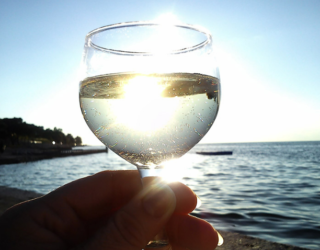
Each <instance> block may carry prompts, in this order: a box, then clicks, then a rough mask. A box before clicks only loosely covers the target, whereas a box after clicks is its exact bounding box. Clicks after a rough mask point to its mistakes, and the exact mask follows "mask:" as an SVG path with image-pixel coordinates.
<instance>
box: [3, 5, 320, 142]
mask: <svg viewBox="0 0 320 250" xmlns="http://www.w3.org/2000/svg"><path fill="white" fill-rule="evenodd" d="M319 13H320V1H318V0H306V1H304V0H300V1H298V0H290V1H289V0H288V1H287V0H242V1H238V0H224V1H222V0H209V1H204V0H197V1H194V0H192V1H191V0H162V1H155V0H142V1H136V0H133V1H130V0H127V1H122V0H117V1H105V0H104V1H99V0H91V1H84V0H77V1H75V0H67V1H66V0H55V1H43V0H42V1H40V0H38V1H36V0H29V1H24V0H1V1H0V31H1V35H0V38H1V39H0V77H1V82H0V118H12V117H21V118H22V119H23V120H24V121H25V122H27V123H33V124H35V125H38V126H43V127H44V128H50V129H53V128H54V127H57V128H61V129H62V130H63V132H64V133H65V134H67V133H71V134H72V135H73V136H74V137H75V136H80V137H82V139H83V142H84V143H86V144H91V145H99V144H100V145H101V143H100V142H99V141H98V140H97V139H96V138H95V136H94V135H93V134H92V132H91V131H90V130H89V128H88V127H87V125H86V123H85V122H84V120H83V117H82V115H81V112H80V108H79V101H78V91H79V90H78V87H79V70H80V63H81V60H82V53H83V46H84V38H85V36H86V34H87V33H88V32H89V31H91V30H93V29H95V28H98V27H101V26H104V25H108V24H113V23H119V22H126V21H145V20H154V19H157V18H159V17H161V16H163V15H166V14H170V15H173V16H175V17H176V18H177V19H179V20H180V21H181V22H184V23H189V24H196V25H200V26H203V27H205V28H206V29H207V30H209V31H210V32H211V34H212V37H213V45H214V51H215V53H216V57H217V59H218V62H219V68H220V76H221V88H222V97H221V106H220V110H219V114H218V117H217V119H216V121H215V123H214V125H213V126H212V128H211V130H210V131H209V133H208V134H207V135H206V136H205V138H204V139H203V140H202V141H201V142H205V143H221V142H261V141H309V140H320V82H319V79H320V15H319Z"/></svg>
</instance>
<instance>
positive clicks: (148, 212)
mask: <svg viewBox="0 0 320 250" xmlns="http://www.w3.org/2000/svg"><path fill="white" fill-rule="evenodd" d="M175 206H176V198H175V195H174V193H173V191H172V190H171V189H170V188H169V187H168V186H167V185H163V184H156V185H151V186H147V187H146V188H145V189H143V190H142V191H141V192H140V193H139V194H138V195H137V196H135V197H134V198H133V199H132V200H131V201H130V202H129V203H128V204H127V205H126V206H125V207H123V208H122V209H120V210H119V211H118V212H117V213H116V214H115V215H114V216H113V217H112V218H111V219H110V220H109V222H108V225H107V226H106V227H105V228H103V229H102V230H100V231H99V233H98V234H97V235H96V236H95V237H94V238H93V239H92V240H91V241H90V242H89V243H88V244H87V245H86V246H85V248H84V249H128V250H140V249H142V248H144V247H145V246H146V244H147V243H148V242H149V241H150V240H151V239H152V238H153V237H154V236H155V235H156V234H157V233H158V232H159V231H160V230H161V229H163V228H164V226H165V224H166V223H167V221H168V220H169V218H170V216H171V215H172V213H173V211H174V209H175Z"/></svg>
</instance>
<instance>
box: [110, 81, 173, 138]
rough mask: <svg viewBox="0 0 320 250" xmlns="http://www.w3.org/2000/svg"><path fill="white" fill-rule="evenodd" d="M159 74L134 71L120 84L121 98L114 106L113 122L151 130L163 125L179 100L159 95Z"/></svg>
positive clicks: (161, 87)
mask: <svg viewBox="0 0 320 250" xmlns="http://www.w3.org/2000/svg"><path fill="white" fill-rule="evenodd" d="M164 89H165V85H163V84H161V78H160V77H154V76H151V75H137V76H136V77H134V78H132V79H131V80H129V81H128V82H127V83H126V84H125V85H124V86H123V92H124V93H123V98H122V99H121V100H119V103H118V104H117V105H116V106H115V110H114V112H115V114H116V116H117V122H118V123H121V124H125V125H126V126H127V127H128V128H130V129H132V130H134V131H143V132H153V131H156V130H158V129H161V128H163V127H164V126H165V125H167V124H168V123H169V122H170V120H172V117H173V115H174V112H175V110H176V107H177V105H178V104H179V100H178V99H177V98H165V97H162V96H161V94H162V91H163V90H164Z"/></svg>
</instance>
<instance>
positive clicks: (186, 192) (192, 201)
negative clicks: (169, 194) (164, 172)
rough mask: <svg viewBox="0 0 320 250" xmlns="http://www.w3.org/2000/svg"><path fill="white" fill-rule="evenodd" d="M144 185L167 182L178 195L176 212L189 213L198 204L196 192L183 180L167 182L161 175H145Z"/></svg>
mask: <svg viewBox="0 0 320 250" xmlns="http://www.w3.org/2000/svg"><path fill="white" fill-rule="evenodd" d="M142 182H143V185H144V186H148V185H153V184H157V183H162V184H167V185H168V186H169V187H170V188H171V189H172V191H173V192H174V193H175V195H176V201H177V204H176V209H175V213H176V214H189V213H191V212H192V211H193V210H194V209H195V208H196V206H197V196H196V194H195V193H194V192H193V191H192V190H191V189H190V188H189V187H187V186H186V185H184V184H182V183H181V182H171V183H166V182H164V181H163V180H162V179H161V178H159V177H155V176H152V177H145V178H143V179H142Z"/></svg>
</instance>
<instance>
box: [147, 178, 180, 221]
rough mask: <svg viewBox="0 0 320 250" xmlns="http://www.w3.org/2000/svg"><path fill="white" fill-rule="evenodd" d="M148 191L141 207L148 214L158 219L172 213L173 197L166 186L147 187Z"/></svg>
mask: <svg viewBox="0 0 320 250" xmlns="http://www.w3.org/2000/svg"><path fill="white" fill-rule="evenodd" d="M148 189H149V190H148V192H147V194H146V196H145V197H144V198H143V201H142V202H143V207H144V209H145V211H146V212H147V213H148V214H150V215H151V216H153V217H156V218H160V217H162V216H164V215H165V214H167V213H169V212H170V211H173V209H174V207H175V195H174V193H173V191H172V190H171V189H170V188H169V187H168V186H165V185H162V184H157V185H151V186H149V187H148Z"/></svg>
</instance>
